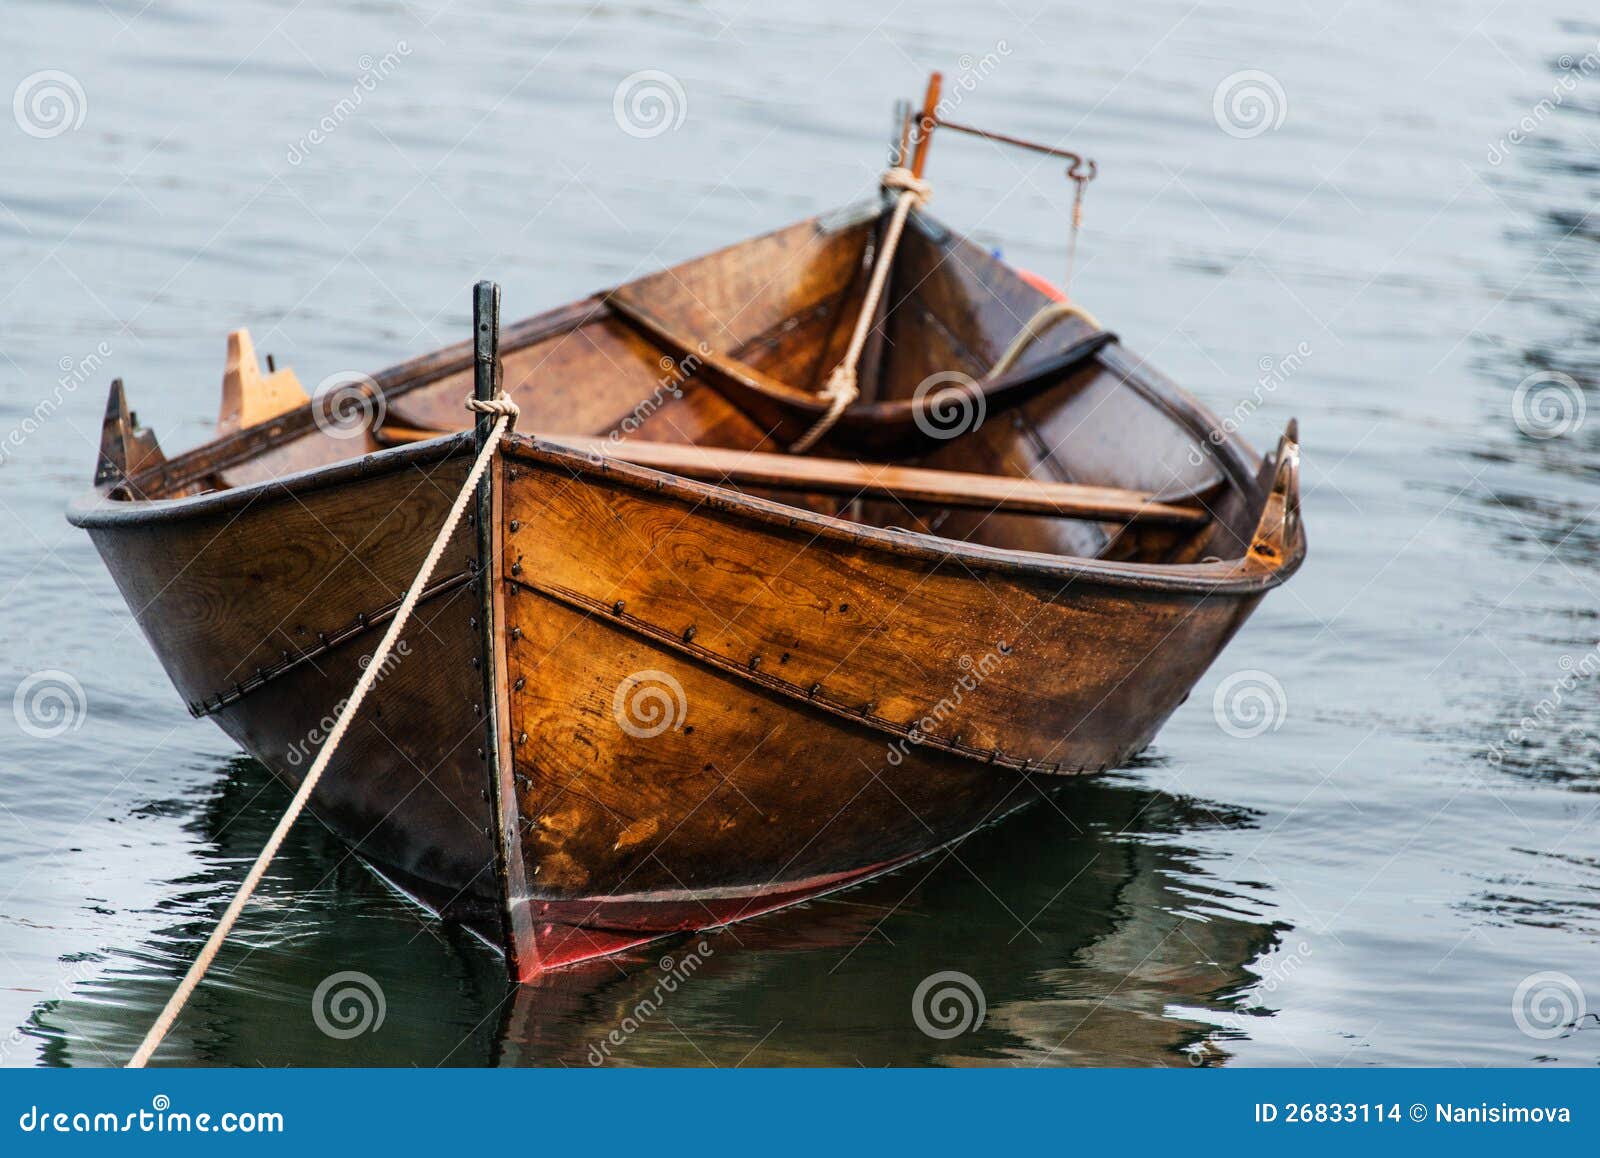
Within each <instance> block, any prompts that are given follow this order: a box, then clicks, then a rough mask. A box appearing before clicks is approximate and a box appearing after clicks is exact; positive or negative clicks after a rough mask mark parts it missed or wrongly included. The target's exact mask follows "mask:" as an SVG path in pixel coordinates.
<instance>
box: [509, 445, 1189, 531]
mask: <svg viewBox="0 0 1600 1158" xmlns="http://www.w3.org/2000/svg"><path fill="white" fill-rule="evenodd" d="M534 437H536V438H538V439H539V440H540V441H541V442H547V443H553V444H556V445H559V446H564V447H570V448H572V449H573V450H576V451H579V452H581V453H583V454H587V455H596V456H600V457H604V458H612V459H616V460H617V461H619V462H628V463H632V464H633V465H635V466H647V467H653V468H655V469H657V470H664V471H667V472H670V473H672V474H677V475H682V476H683V477H685V478H692V479H699V480H701V481H703V482H713V483H729V484H732V485H734V486H739V487H754V488H757V489H767V490H778V491H804V492H806V493H807V494H826V495H848V496H851V497H861V498H868V499H889V500H893V501H898V502H903V503H922V504H931V505H934V506H940V507H973V508H978V509H980V510H990V511H1004V512H1008V513H1012V514H1028V515H1055V516H1057V517H1060V518H1068V519H1090V520H1093V521H1095V522H1105V523H1143V524H1159V525H1166V526H1176V527H1200V526H1204V525H1205V524H1206V523H1207V522H1208V521H1209V520H1210V515H1208V514H1207V513H1206V512H1205V511H1204V510H1201V509H1199V508H1197V507H1185V506H1177V505H1175V504H1172V503H1164V502H1159V501H1157V500H1156V498H1155V496H1154V495H1151V494H1148V493H1145V492H1142V491H1131V490H1123V489H1121V488H1119V487H1097V486H1083V485H1080V484H1077V483H1057V482H1040V481H1038V480H1037V479H1031V478H1012V477H1007V476H1004V475H988V474H973V473H969V472H966V471H951V470H927V469H924V468H921V467H907V466H885V465H882V464H879V463H867V462H850V461H848V460H845V459H837V458H796V457H794V456H793V455H786V454H765V453H762V452H760V451H744V450H725V449H721V448H716V447H705V446H691V445H685V444H681V443H670V442H635V441H632V440H627V439H624V440H621V441H612V440H611V439H608V438H578V437H570V436H567V435H535V436H534Z"/></svg>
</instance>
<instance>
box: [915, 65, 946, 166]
mask: <svg viewBox="0 0 1600 1158" xmlns="http://www.w3.org/2000/svg"><path fill="white" fill-rule="evenodd" d="M943 84H944V76H943V75H942V74H940V73H937V72H936V73H934V74H933V75H932V76H930V77H928V91H927V92H925V93H924V94H923V95H922V115H921V116H920V117H918V118H917V133H916V137H917V151H916V153H915V154H914V155H913V156H912V158H911V172H912V173H914V174H915V175H916V176H918V177H920V176H922V170H923V167H924V166H925V165H927V163H928V142H929V141H930V140H932V138H933V127H934V126H935V125H937V124H938V123H939V89H940V87H941V86H942V85H943Z"/></svg>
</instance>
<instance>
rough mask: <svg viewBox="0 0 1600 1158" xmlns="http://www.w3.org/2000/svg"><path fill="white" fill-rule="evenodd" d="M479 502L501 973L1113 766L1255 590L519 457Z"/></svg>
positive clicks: (912, 850)
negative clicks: (1101, 571) (492, 639)
mask: <svg viewBox="0 0 1600 1158" xmlns="http://www.w3.org/2000/svg"><path fill="white" fill-rule="evenodd" d="M495 485H496V486H497V487H498V488H500V489H501V491H502V495H503V497H502V501H501V527H500V532H501V538H500V547H499V551H498V554H497V559H496V570H495V572H494V574H493V579H494V582H495V583H497V584H498V585H499V586H500V587H501V589H502V592H503V597H502V600H501V603H500V608H501V610H500V613H499V615H498V617H497V618H498V619H499V624H498V630H499V632H500V633H501V643H502V646H503V652H504V658H503V668H504V671H505V679H506V681H507V684H508V685H509V695H508V710H509V727H507V728H506V729H505V733H506V747H507V750H508V751H507V756H508V759H509V762H510V771H511V777H510V781H511V785H512V787H511V795H512V800H511V803H512V805H513V806H514V807H513V808H511V809H510V810H508V812H507V815H508V817H514V819H512V820H510V822H509V823H508V825H507V832H506V834H505V835H506V838H507V847H506V849H505V855H506V856H507V858H508V860H510V861H512V862H513V863H515V864H517V865H518V866H520V869H521V872H522V884H521V888H520V889H519V890H518V892H517V893H516V894H515V895H513V896H512V897H511V898H510V902H511V905H512V907H513V910H514V911H516V913H517V915H518V917H519V918H521V919H520V920H518V921H516V922H514V924H517V925H519V926H521V927H522V928H523V929H525V930H526V932H525V934H524V936H525V938H526V939H527V943H526V944H524V945H522V946H520V947H519V949H518V952H517V959H518V961H519V962H520V965H519V970H520V972H522V974H523V975H524V976H527V975H531V974H532V973H534V972H537V971H538V970H540V969H543V968H549V967H551V966H553V965H559V964H566V963H570V962H572V961H575V960H581V959H583V958H584V957H587V956H593V955H597V954H600V953H605V952H611V951H614V950H615V949H617V948H622V947H625V946H627V945H632V944H637V943H639V942H640V941H642V940H646V939H649V938H650V937H653V936H660V935H663V934H665V933H669V932H674V931H679V930H685V929H692V928H698V927H705V926H709V925H717V924H723V923H727V922H729V921H732V920H737V919H741V918H743V917H749V916H754V915H756V914H758V913H761V912H766V911H769V910H771V909H773V908H776V907H780V906H782V905H785V904H792V903H795V902H796V901H799V900H804V899H806V898H808V897H811V896H815V895H818V894H819V893H822V892H825V891H829V890H831V889H834V888H839V887H843V886H844V885H847V884H849V883H852V882H853V881H856V880H859V879H862V878H864V877H866V876H870V875H873V874H874V873H877V872H881V871H884V870H885V869H887V868H892V867H894V866H896V865H900V864H903V863H905V862H907V861H909V860H912V859H914V858H916V857H918V856H920V855H923V854H925V853H927V852H929V851H930V850H932V849H935V848H938V847H940V846H942V845H945V844H948V843H949V842H951V841H953V840H956V839H958V838H959V837H961V836H962V835H964V834H966V833H968V832H971V831H972V830H973V829H975V828H977V827H980V826H982V825H983V824H985V823H987V822H989V821H992V820H994V819H996V818H998V817H1000V816H1002V815H1004V814H1006V813H1007V812H1010V811H1012V810H1014V809H1016V808H1018V807H1020V806H1022V805H1024V804H1026V803H1029V802H1031V801H1032V800H1034V799H1036V798H1037V797H1038V796H1039V795H1040V793H1041V792H1042V791H1043V788H1042V787H1041V783H1040V781H1041V778H1053V777H1055V776H1059V775H1068V774H1075V773H1082V772H1091V771H1098V770H1101V769H1104V768H1106V767H1110V766H1115V765H1117V764H1121V763H1124V762H1126V760H1127V759H1128V758H1130V757H1131V756H1132V755H1133V754H1135V753H1136V752H1137V751H1139V750H1140V749H1141V748H1143V747H1144V746H1145V745H1146V744H1147V743H1148V742H1149V741H1150V739H1151V738H1152V737H1153V736H1154V734H1155V732H1156V731H1157V729H1158V728H1159V727H1160V726H1161V724H1162V723H1163V722H1164V721H1165V720H1166V718H1167V717H1168V716H1169V715H1170V714H1171V712H1172V711H1173V710H1174V709H1175V708H1176V707H1177V706H1178V704H1179V703H1181V702H1182V700H1183V699H1184V698H1185V697H1186V696H1187V694H1188V691H1189V689H1190V688H1191V687H1192V686H1193V684H1194V682H1195V680H1197V679H1198V678H1199V676H1200V675H1201V673H1202V672H1203V671H1204V669H1205V668H1206V667H1207V666H1208V665H1209V664H1210V662H1211V661H1212V659H1213V658H1214V657H1215V656H1216V655H1217V653H1218V652H1219V651H1220V650H1221V648H1222V647H1223V645H1224V644H1225V643H1226V642H1227V640H1228V639H1229V638H1230V637H1231V635H1232V634H1233V632H1234V631H1236V630H1237V629H1238V627H1239V625H1240V624H1241V623H1242V622H1243V620H1244V618H1245V617H1246V616H1247V615H1248V614H1249V612H1250V611H1251V610H1252V609H1253V608H1254V606H1255V605H1256V603H1257V601H1258V600H1259V598H1260V594H1261V589H1260V588H1259V587H1252V586H1250V585H1248V584H1242V585H1236V586H1234V587H1233V588H1222V589H1219V588H1218V587H1216V586H1211V587H1208V588H1203V589H1202V588H1195V589H1184V588H1183V587H1181V586H1173V587H1168V588H1163V587H1162V585H1161V584H1160V583H1157V582H1151V583H1148V584H1145V585H1142V586H1141V584H1140V583H1139V582H1137V581H1136V580H1135V579H1134V578H1133V577H1132V576H1128V577H1122V578H1120V579H1119V578H1117V577H1115V576H1108V575H1102V576H1099V577H1096V576H1095V575H1094V574H1092V573H1090V574H1083V575H1071V574H1064V573H1063V572H1062V570H1061V569H1060V567H1059V566H1057V565H1055V561H1047V560H1045V557H1043V556H1036V557H1031V558H1030V557H1026V556H1024V555H1023V553H1019V552H1005V553H1002V552H996V553H994V554H995V556H996V557H995V558H993V559H986V558H984V557H983V556H982V553H977V552H971V551H958V550H955V549H954V545H953V544H952V545H949V546H950V547H951V550H938V549H930V548H928V547H926V545H922V546H918V545H916V544H909V543H904V542H900V541H897V538H896V536H895V535H893V534H890V533H884V532H874V531H870V530H869V529H866V528H861V527H859V526H855V525H852V524H848V523H845V522H843V521H841V520H838V519H832V518H829V517H827V516H822V515H815V514H811V513H809V512H803V511H800V510H798V509H796V508H792V507H787V506H781V505H778V504H775V503H768V502H763V501H761V500H757V499H753V498H750V497H748V496H743V495H737V494H735V493H733V492H730V491H727V490H721V489H719V488H715V487H710V486H706V485H701V484H696V483H692V482H689V481H687V480H683V479H680V478H676V477H674V476H669V475H664V474H660V473H658V472H654V471H648V470H644V469H642V468H637V467H631V466H626V465H624V464H620V463H616V462H612V461H608V460H604V459H596V458H594V457H592V456H589V455H582V454H578V453H576V452H572V451H566V450H564V449H563V448H560V447H559V446H553V445H549V444H544V443H540V442H537V441H535V440H531V439H522V438H518V439H514V440H511V441H510V442H509V443H508V444H507V450H506V453H505V458H504V461H503V462H502V464H501V470H500V472H499V474H498V476H497V478H496V482H495ZM902 538H903V537H902ZM1034 564H1036V566H1030V565H1034ZM1134 574H1138V573H1137V572H1135V573H1134Z"/></svg>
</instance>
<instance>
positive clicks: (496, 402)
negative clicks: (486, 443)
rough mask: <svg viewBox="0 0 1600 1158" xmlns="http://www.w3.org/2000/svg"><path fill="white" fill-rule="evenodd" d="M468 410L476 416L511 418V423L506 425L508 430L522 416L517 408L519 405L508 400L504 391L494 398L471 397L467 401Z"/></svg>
mask: <svg viewBox="0 0 1600 1158" xmlns="http://www.w3.org/2000/svg"><path fill="white" fill-rule="evenodd" d="M467 409H468V410H471V411H472V412H473V413H475V414H493V415H494V416H495V417H496V418H509V419H510V420H511V421H510V422H508V423H507V424H506V429H507V430H509V429H510V428H511V427H513V426H515V425H516V424H517V419H518V418H520V417H521V416H522V411H521V410H520V409H519V408H518V407H517V404H516V403H515V402H513V401H511V399H509V398H507V397H506V395H505V392H504V391H501V392H500V393H499V394H496V395H495V396H494V397H493V398H472V397H469V398H468V399H467Z"/></svg>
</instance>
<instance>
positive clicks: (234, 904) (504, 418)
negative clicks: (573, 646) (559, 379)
mask: <svg viewBox="0 0 1600 1158" xmlns="http://www.w3.org/2000/svg"><path fill="white" fill-rule="evenodd" d="M467 409H469V410H472V411H476V412H477V413H480V414H495V415H498V417H497V418H496V419H495V423H494V426H493V427H491V428H490V430H489V437H488V438H486V439H485V440H484V443H483V449H482V450H480V451H479V452H478V459H477V461H476V462H474V463H473V464H472V470H471V471H469V472H468V474H467V481H466V482H465V483H463V484H462V486H461V493H460V494H458V495H457V496H456V501H455V504H454V505H453V506H452V507H451V508H450V513H449V515H448V516H446V517H445V521H444V527H443V529H441V530H440V532H439V535H438V537H437V538H435V539H434V541H433V546H432V547H431V548H430V549H429V551H428V557H427V558H426V559H424V560H423V561H422V568H421V570H419V571H418V572H417V577H416V578H415V579H413V580H412V581H411V587H410V588H409V589H408V590H407V591H406V595H405V598H404V599H402V600H401V601H400V609H399V610H398V611H396V612H395V615H394V619H392V620H391V621H390V622H389V630H388V631H386V632H384V634H383V639H382V640H381V641H380V642H379V643H378V647H377V649H376V650H375V651H374V652H373V653H372V658H371V660H370V661H369V662H368V663H367V668H366V670H365V671H363V672H362V673H361V678H360V679H358V680H357V681H356V686H355V690H354V691H352V692H351V693H350V698H349V700H348V701H346V703H345V707H344V711H342V712H340V713H339V719H338V721H337V722H336V723H335V724H334V725H333V730H332V731H330V732H329V733H328V739H327V741H326V742H325V743H324V744H323V745H322V750H321V751H319V752H318V753H317V758H316V760H315V761H313V762H312V765H311V769H310V771H308V772H307V773H306V778H305V779H304V780H302V781H301V782H300V787H299V789H298V790H297V791H296V792H295V794H294V799H293V800H291V801H290V802H289V807H288V809H287V810H285V812H284V814H283V817H282V818H281V819H280V820H279V821H278V826H277V827H276V828H274V829H273V830H272V835H271V836H270V837H268V838H267V844H266V847H265V848H263V849H262V850H261V855H260V856H258V857H256V862H255V864H253V865H251V866H250V871H249V872H248V873H246V874H245V878H244V883H242V884H241V885H240V886H239V891H238V892H237V893H235V894H234V896H233V900H232V901H230V902H229V903H228V908H227V910H226V911H225V912H224V913H223V914H222V919H221V920H220V921H218V922H217V927H216V928H215V929H213V930H212V931H211V936H210V937H208V938H207V939H206V943H205V946H204V947H203V948H202V949H201V950H200V955H199V956H198V957H196V958H195V959H194V964H193V965H190V966H189V971H188V972H187V973H185V974H184V975H183V980H182V981H180V982H179V983H178V988H177V989H176V990H175V991H174V992H173V994H172V996H171V997H170V998H169V999H168V1000H167V1004H166V1008H164V1009H163V1010H162V1011H161V1016H160V1017H158V1018H156V1022H155V1024H154V1025H152V1026H151V1027H150V1032H149V1033H147V1034H145V1035H144V1040H143V1041H142V1042H140V1043H139V1048H138V1050H136V1051H135V1052H134V1055H133V1060H131V1061H130V1062H128V1067H127V1068H128V1069H135V1070H136V1069H143V1068H144V1065H145V1063H146V1062H148V1061H149V1060H150V1055H151V1054H153V1053H154V1052H155V1051H156V1047H157V1046H158V1045H160V1044H161V1039H162V1038H164V1037H166V1036H167V1033H168V1031H170V1030H171V1029H172V1023H173V1022H175V1021H176V1020H177V1019H178V1014H179V1013H180V1012H182V1010H183V1006H184V1003H185V1002H186V1001H188V1000H189V996H190V995H191V994H192V993H193V992H194V990H195V986H197V985H199V984H200V979H201V978H202V977H204V976H205V974H206V970H207V969H209V968H210V967H211V963H212V962H213V961H214V960H216V956H217V951H218V950H219V949H221V948H222V942H223V941H224V940H226V939H227V936H228V933H229V932H230V931H231V930H232V929H233V925H234V922H235V921H237V920H238V919H239V914H240V913H241V912H242V911H243V910H244V906H245V904H246V902H248V901H249V900H250V895H251V894H252V893H254V892H255V891H256V886H257V885H259V884H260V883H261V878H262V877H263V876H264V875H265V874H266V871H267V865H269V864H270V863H271V862H272V858H273V857H274V856H276V855H277V853H278V848H279V846H281V845H282V844H283V839H284V837H286V836H287V835H288V834H289V829H290V828H291V827H292V826H293V825H294V822H295V820H296V819H297V818H298V817H299V816H300V813H301V811H302V810H303V809H304V808H305V806H306V801H307V800H309V799H310V798H311V790H312V789H314V788H315V787H316V786H317V781H318V780H320V779H321V778H322V773H323V770H324V769H326V768H327V767H328V761H329V760H331V759H332V758H333V753H334V750H335V749H336V748H338V747H339V741H341V740H343V739H344V734H345V731H346V730H347V729H348V728H349V727H350V721H351V720H352V719H354V718H355V714H356V712H357V711H359V710H360V708H361V701H363V700H364V699H366V698H367V693H368V692H370V691H371V690H372V685H373V683H374V682H375V681H376V680H377V678H378V673H379V672H381V671H382V670H383V669H384V666H385V664H386V663H387V661H388V658H389V652H390V651H391V650H392V649H393V648H394V645H395V641H396V640H398V639H399V638H400V632H401V631H403V630H404V629H405V626H406V621H407V620H408V619H410V618H411V612H412V611H413V610H415V608H416V606H417V600H418V599H420V598H421V597H422V590H423V588H425V587H426V586H427V585H428V580H429V578H431V577H432V575H433V570H434V568H435V567H437V566H438V565H439V560H440V559H441V558H442V557H443V556H444V550H445V545H446V544H447V543H448V542H449V541H450V536H451V535H452V534H454V533H455V529H456V525H457V524H458V523H460V522H461V516H462V514H463V513H464V512H465V511H466V509H467V503H468V502H470V501H471V500H472V498H473V496H474V494H475V493H476V492H477V489H478V482H479V480H481V479H482V478H483V472H484V471H485V470H486V469H488V466H489V460H490V459H491V458H493V457H494V452H495V448H496V447H498V446H499V445H500V439H501V438H502V437H503V436H504V435H505V432H506V429H507V427H509V426H510V425H511V423H512V422H513V421H515V419H516V417H517V414H518V410H517V405H516V403H514V402H512V401H511V400H510V399H509V398H506V397H505V396H504V395H503V394H502V395H500V396H499V397H498V398H495V399H493V400H492V401H489V402H479V401H477V400H476V399H469V400H468V402H467Z"/></svg>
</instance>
